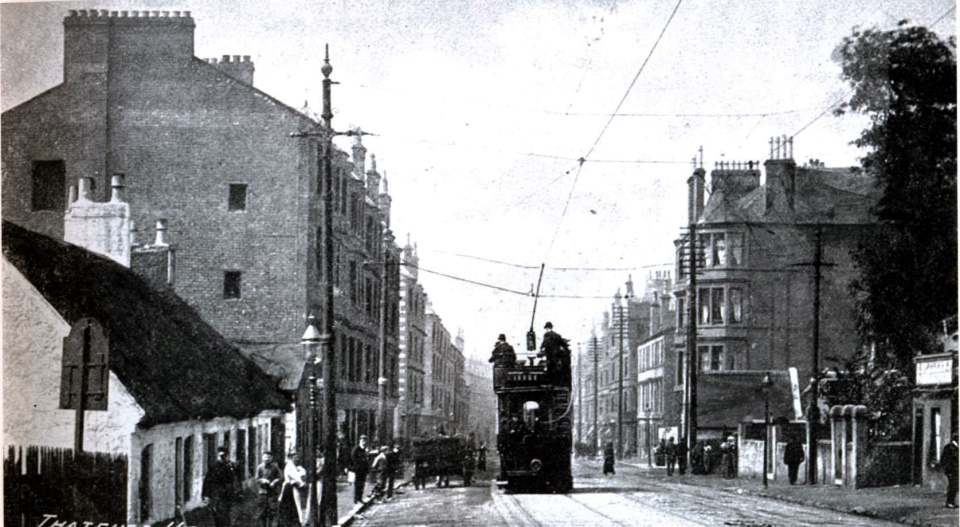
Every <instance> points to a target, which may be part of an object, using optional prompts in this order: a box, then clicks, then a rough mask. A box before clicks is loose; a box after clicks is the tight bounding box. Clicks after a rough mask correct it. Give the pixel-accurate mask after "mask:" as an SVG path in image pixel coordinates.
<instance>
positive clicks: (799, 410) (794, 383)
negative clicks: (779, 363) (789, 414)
mask: <svg viewBox="0 0 960 527" xmlns="http://www.w3.org/2000/svg"><path fill="white" fill-rule="evenodd" d="M787 371H788V372H790V395H792V396H793V414H794V419H795V420H797V421H800V420H801V419H803V407H801V406H800V378H799V376H798V375H797V369H796V368H793V367H790V368H787Z"/></svg>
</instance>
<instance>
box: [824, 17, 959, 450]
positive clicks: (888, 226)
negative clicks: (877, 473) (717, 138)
mask: <svg viewBox="0 0 960 527" xmlns="http://www.w3.org/2000/svg"><path fill="white" fill-rule="evenodd" d="M836 58H837V60H838V62H839V63H840V65H841V67H842V72H843V73H842V76H843V78H844V79H845V80H846V81H848V82H849V83H850V84H851V86H852V87H853V94H852V97H851V98H850V100H849V101H848V102H846V103H844V104H843V105H842V106H841V107H840V108H839V109H838V110H837V112H836V113H837V114H842V113H844V112H847V111H851V112H857V113H861V114H865V115H867V116H868V117H869V119H870V125H869V126H868V127H867V128H866V129H865V130H864V131H863V132H862V133H861V135H860V137H859V138H858V139H857V140H856V141H854V144H855V145H857V146H859V147H861V148H865V149H866V150H867V153H866V155H865V156H864V157H863V158H862V160H861V162H862V166H863V170H864V171H865V173H867V174H868V175H870V176H872V177H874V178H875V179H876V182H877V186H878V190H879V192H880V198H879V201H878V203H877V205H876V207H875V208H874V213H875V214H876V217H877V219H878V220H879V223H880V228H879V229H877V230H876V231H874V232H873V233H871V234H870V235H869V236H868V237H867V238H866V239H865V240H864V241H863V242H862V243H861V244H860V245H859V247H858V248H857V249H856V250H855V251H854V255H853V256H854V261H855V263H856V265H857V268H858V271H859V275H858V278H857V280H855V281H854V283H853V284H852V292H853V294H854V295H855V296H856V299H857V308H858V312H857V327H858V331H859V333H860V337H861V339H862V341H863V342H864V344H866V345H868V346H869V348H870V349H871V353H870V354H869V356H865V357H858V358H857V359H855V361H854V363H852V364H851V365H849V367H848V368H847V369H846V371H844V372H840V376H841V378H843V383H842V387H843V388H844V389H843V390H833V391H835V392H838V393H836V394H834V396H836V397H837V401H836V403H839V404H850V403H857V404H865V405H866V406H867V407H868V408H869V409H870V410H871V412H872V413H873V416H874V419H873V421H872V423H871V425H872V426H871V435H872V436H874V437H876V438H882V439H898V438H903V437H905V436H906V437H909V433H910V431H909V425H910V422H909V421H910V419H909V417H908V416H909V415H910V413H909V401H910V400H911V399H912V398H911V389H912V378H913V375H912V372H913V367H914V366H913V358H914V356H915V355H917V354H919V353H930V352H935V351H940V349H939V343H938V341H937V339H936V334H937V333H938V331H941V329H940V328H941V324H942V323H943V321H944V320H945V319H947V318H949V317H951V316H956V314H957V63H956V42H955V39H954V38H953V37H950V38H949V39H947V40H944V39H941V38H940V37H939V36H937V35H936V34H935V33H934V32H932V31H930V30H929V29H927V28H924V27H920V26H911V25H909V24H908V23H907V22H906V21H903V22H900V24H899V25H898V27H897V28H896V29H893V30H887V31H881V30H878V29H869V30H865V31H861V30H857V29H855V30H854V32H853V35H852V36H849V37H846V38H844V40H843V42H842V43H841V44H840V46H839V47H838V48H837V50H836ZM865 347H866V346H865ZM839 386H841V385H840V384H838V387H839ZM830 391H831V390H830V389H829V388H828V389H827V392H828V394H829V392H830ZM828 398H829V397H828Z"/></svg>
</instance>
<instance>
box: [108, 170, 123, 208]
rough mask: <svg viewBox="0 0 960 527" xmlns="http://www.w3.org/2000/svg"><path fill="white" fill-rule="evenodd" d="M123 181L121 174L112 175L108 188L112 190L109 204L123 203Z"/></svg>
mask: <svg viewBox="0 0 960 527" xmlns="http://www.w3.org/2000/svg"><path fill="white" fill-rule="evenodd" d="M123 180H124V175H123V174H114V175H113V177H112V178H110V188H111V189H112V192H111V193H110V202H111V203H123V202H124V196H123V186H124V185H123Z"/></svg>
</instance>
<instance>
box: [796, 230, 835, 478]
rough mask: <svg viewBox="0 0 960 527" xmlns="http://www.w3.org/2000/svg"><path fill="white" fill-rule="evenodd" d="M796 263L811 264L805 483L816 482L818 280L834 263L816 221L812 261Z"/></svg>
mask: <svg viewBox="0 0 960 527" xmlns="http://www.w3.org/2000/svg"><path fill="white" fill-rule="evenodd" d="M797 265H808V266H813V364H812V365H811V367H812V369H813V379H812V380H813V382H812V383H811V385H810V397H811V402H810V405H809V406H808V407H807V452H808V454H807V459H808V460H807V484H809V485H815V484H816V483H817V457H818V456H817V454H818V452H817V438H818V437H819V429H820V281H821V280H822V278H823V268H824V267H825V266H833V265H835V264H832V263H829V262H824V261H823V227H822V226H821V225H820V223H817V234H816V244H815V245H814V249H813V262H811V263H805V264H797Z"/></svg>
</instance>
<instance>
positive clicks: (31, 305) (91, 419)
mask: <svg viewBox="0 0 960 527" xmlns="http://www.w3.org/2000/svg"><path fill="white" fill-rule="evenodd" d="M2 272H3V327H4V331H3V440H4V443H5V444H7V445H22V446H28V445H36V446H50V447H58V448H73V436H74V426H75V422H76V411H74V410H60V409H59V407H60V372H61V367H62V355H63V338H64V337H65V336H67V335H68V334H69V333H70V326H69V325H68V324H67V322H66V321H65V320H63V318H62V317H60V315H59V313H57V311H56V310H55V309H53V307H52V306H51V305H50V304H49V303H47V301H46V300H45V299H44V298H43V296H42V295H40V293H39V292H38V291H37V290H36V289H35V288H34V287H33V286H32V285H31V284H30V283H29V281H27V279H26V278H25V277H24V276H23V275H22V274H21V273H20V271H18V270H17V268H16V267H15V266H13V265H12V264H10V262H9V261H7V260H6V259H5V258H4V259H3V266H2ZM109 390H110V394H109V397H110V399H109V404H108V406H107V411H105V412H103V411H88V412H87V413H86V418H85V422H84V434H83V437H84V440H83V448H84V450H87V451H89V452H104V453H110V454H129V446H130V445H129V438H130V434H132V433H133V432H134V430H135V429H136V424H137V422H139V421H140V419H141V418H142V417H143V415H144V412H143V410H142V409H141V408H140V406H139V405H137V403H136V401H135V400H134V399H133V397H132V396H131V395H130V392H128V391H127V390H126V388H125V387H124V386H123V384H121V383H120V381H119V380H118V379H117V378H116V376H115V375H114V374H113V373H112V372H111V373H110V387H109Z"/></svg>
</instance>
